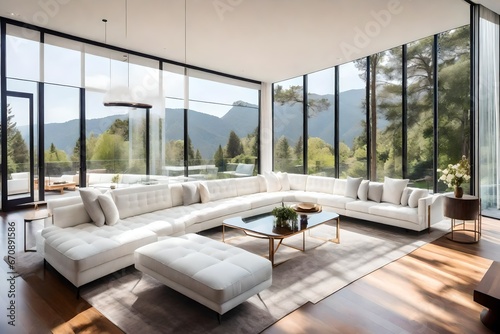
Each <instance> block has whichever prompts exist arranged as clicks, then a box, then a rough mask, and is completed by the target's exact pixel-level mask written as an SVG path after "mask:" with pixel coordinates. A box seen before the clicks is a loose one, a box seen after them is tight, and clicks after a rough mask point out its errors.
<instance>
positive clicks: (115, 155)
mask: <svg viewBox="0 0 500 334" xmlns="http://www.w3.org/2000/svg"><path fill="white" fill-rule="evenodd" d="M127 153H128V150H127V145H125V141H124V140H123V137H122V136H121V135H117V134H110V133H107V132H105V133H103V134H102V135H100V136H99V138H98V139H97V142H96V145H95V149H94V154H93V155H92V159H91V160H93V161H94V162H98V163H99V166H101V168H106V172H107V173H122V172H123V171H125V170H126V169H127V166H128V154H127Z"/></svg>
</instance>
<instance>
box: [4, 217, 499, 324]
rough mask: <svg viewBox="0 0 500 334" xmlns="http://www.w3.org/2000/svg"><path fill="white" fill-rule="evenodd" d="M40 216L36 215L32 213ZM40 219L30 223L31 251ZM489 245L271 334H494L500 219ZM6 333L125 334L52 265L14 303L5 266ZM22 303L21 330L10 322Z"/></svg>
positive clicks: (450, 255) (342, 296) (420, 265)
mask: <svg viewBox="0 0 500 334" xmlns="http://www.w3.org/2000/svg"><path fill="white" fill-rule="evenodd" d="M29 210H32V209H29ZM26 212H27V210H23V211H17V212H9V213H4V212H2V213H0V217H1V220H0V222H1V228H0V238H1V239H0V240H1V242H0V247H1V250H2V254H3V255H6V254H7V252H8V222H15V233H16V238H15V247H16V250H17V251H18V252H22V251H23V248H24V247H23V246H24V244H23V233H24V220H23V216H24V214H25V213H26ZM41 227H42V224H41V222H40V221H38V222H33V223H31V224H28V225H27V232H28V245H30V246H33V245H34V233H35V231H36V230H38V229H40V228H41ZM482 232H483V234H482V238H481V241H480V242H479V243H477V244H459V243H456V242H453V241H450V240H448V239H447V238H446V237H442V238H440V239H438V240H436V241H435V242H433V243H430V244H427V245H425V246H423V247H421V248H419V249H417V250H416V251H414V252H413V253H411V254H409V255H406V256H404V257H403V258H401V259H399V260H397V261H394V262H392V263H390V264H388V265H387V266H385V267H383V268H381V269H379V270H377V271H374V272H373V273H371V274H368V275H366V276H365V277H363V278H361V279H359V280H357V281H355V282H353V283H351V284H350V285H348V286H347V287H345V288H343V289H341V290H340V291H338V292H336V293H334V294H333V295H331V296H329V297H327V298H325V299H324V300H322V301H320V302H319V303H317V304H312V303H308V304H306V305H304V306H302V307H301V308H299V309H297V310H296V311H294V312H292V313H290V314H289V315H288V316H286V317H284V318H283V319H281V320H279V321H278V322H276V323H275V324H274V325H272V326H271V327H269V328H268V329H266V330H265V331H264V333H266V334H276V333H491V332H490V331H489V330H487V329H486V328H485V327H484V326H483V325H482V323H481V322H480V320H479V313H480V312H481V310H482V309H483V308H482V306H481V305H479V304H477V303H475V302H474V301H473V300H472V294H473V290H474V288H475V287H476V286H477V284H478V283H479V281H480V280H481V278H482V277H483V275H484V273H485V272H486V270H487V269H488V268H489V266H490V265H491V263H492V261H500V221H499V220H494V219H490V218H483V230H482ZM0 262H1V263H0V275H2V277H1V278H0V302H1V304H0V307H1V308H2V310H4V311H3V312H4V314H0V315H1V317H0V319H2V320H0V333H37V334H38V333H50V332H52V333H122V331H121V330H120V329H119V328H117V327H116V326H115V325H114V324H113V323H111V322H110V321H109V320H108V319H106V318H105V317H104V316H103V315H102V314H101V313H100V312H99V311H97V310H96V309H94V308H93V307H92V306H91V305H89V304H88V303H87V302H86V301H85V300H83V299H76V296H75V293H76V290H75V288H74V287H73V286H72V285H71V284H70V283H68V282H67V281H66V280H64V279H63V278H62V277H61V276H60V275H59V274H58V273H57V272H56V271H55V270H54V269H52V268H51V267H50V266H48V267H47V269H45V270H44V269H43V267H42V266H40V268H37V270H36V273H35V274H33V275H29V276H28V277H26V278H25V279H22V278H20V277H18V278H16V279H15V287H14V292H15V298H10V297H9V295H8V293H9V290H10V289H11V285H10V282H9V278H10V277H11V274H10V269H9V266H8V265H7V263H6V262H5V261H0ZM12 300H14V301H15V312H14V313H15V324H16V326H15V327H12V326H10V325H9V324H8V321H9V318H8V317H7V316H8V315H9V310H8V309H7V308H8V307H9V305H10V303H11V302H12Z"/></svg>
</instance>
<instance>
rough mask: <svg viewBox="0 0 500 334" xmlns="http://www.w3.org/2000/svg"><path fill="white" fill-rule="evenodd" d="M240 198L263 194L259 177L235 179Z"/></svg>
mask: <svg viewBox="0 0 500 334" xmlns="http://www.w3.org/2000/svg"><path fill="white" fill-rule="evenodd" d="M233 182H234V184H235V185H236V191H237V192H238V196H243V195H249V194H256V193H259V192H261V185H260V180H259V178H258V177H257V176H249V177H242V178H239V179H234V181H233Z"/></svg>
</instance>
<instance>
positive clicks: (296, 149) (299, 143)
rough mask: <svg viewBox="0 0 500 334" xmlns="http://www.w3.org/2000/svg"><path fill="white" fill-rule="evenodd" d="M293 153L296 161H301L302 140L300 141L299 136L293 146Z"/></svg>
mask: <svg viewBox="0 0 500 334" xmlns="http://www.w3.org/2000/svg"><path fill="white" fill-rule="evenodd" d="M308 143H309V142H308ZM308 149H309V148H308ZM293 153H294V154H295V157H296V159H297V160H298V161H302V158H303V155H304V140H303V139H302V136H300V137H299V140H297V144H295V146H294V148H293Z"/></svg>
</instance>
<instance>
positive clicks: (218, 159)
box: [214, 145, 224, 170]
mask: <svg viewBox="0 0 500 334" xmlns="http://www.w3.org/2000/svg"><path fill="white" fill-rule="evenodd" d="M214 163H215V166H216V167H218V168H219V170H224V151H223V150H222V146H221V145H219V148H218V149H217V151H215V154H214Z"/></svg>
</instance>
